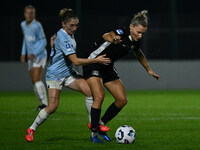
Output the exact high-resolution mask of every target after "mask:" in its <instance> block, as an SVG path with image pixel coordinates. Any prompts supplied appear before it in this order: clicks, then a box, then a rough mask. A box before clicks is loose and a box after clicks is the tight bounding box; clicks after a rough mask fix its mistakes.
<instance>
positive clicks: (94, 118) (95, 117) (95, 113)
mask: <svg viewBox="0 0 200 150" xmlns="http://www.w3.org/2000/svg"><path fill="white" fill-rule="evenodd" d="M100 115H101V109H96V108H91V124H92V132H94V133H97V132H98V128H99V118H100Z"/></svg>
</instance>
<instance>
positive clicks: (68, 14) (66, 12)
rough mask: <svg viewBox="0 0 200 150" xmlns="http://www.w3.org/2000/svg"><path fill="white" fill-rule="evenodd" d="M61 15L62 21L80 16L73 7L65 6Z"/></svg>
mask: <svg viewBox="0 0 200 150" xmlns="http://www.w3.org/2000/svg"><path fill="white" fill-rule="evenodd" d="M59 16H60V18H61V21H63V22H65V23H66V22H68V21H70V20H71V19H77V18H78V16H77V15H76V13H75V12H74V11H73V10H72V9H67V8H63V9H62V10H60V13H59Z"/></svg>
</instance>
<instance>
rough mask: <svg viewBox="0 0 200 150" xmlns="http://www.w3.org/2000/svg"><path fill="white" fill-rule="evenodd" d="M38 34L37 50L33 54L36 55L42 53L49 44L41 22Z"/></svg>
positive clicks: (35, 47) (35, 46)
mask: <svg viewBox="0 0 200 150" xmlns="http://www.w3.org/2000/svg"><path fill="white" fill-rule="evenodd" d="M37 34H38V37H39V39H38V41H37V42H36V43H35V45H34V49H35V52H34V54H33V55H35V56H37V55H38V54H40V53H42V52H43V51H44V49H45V47H46V45H47V41H46V37H45V34H44V31H43V28H42V25H41V24H38V28H37Z"/></svg>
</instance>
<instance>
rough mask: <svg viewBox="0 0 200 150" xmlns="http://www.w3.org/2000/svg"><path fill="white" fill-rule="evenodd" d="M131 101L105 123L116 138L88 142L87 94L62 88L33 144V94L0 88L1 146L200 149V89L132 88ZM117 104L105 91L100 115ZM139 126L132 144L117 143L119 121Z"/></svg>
mask: <svg viewBox="0 0 200 150" xmlns="http://www.w3.org/2000/svg"><path fill="white" fill-rule="evenodd" d="M127 97H128V104H127V105H126V106H125V108H124V109H123V110H122V111H121V112H120V113H119V114H118V115H117V116H116V117H115V118H114V119H113V120H111V122H109V123H108V124H107V125H108V126H109V127H110V131H109V132H108V134H109V135H110V137H111V138H112V142H110V143H109V142H104V143H103V144H94V143H91V142H90V140H89V137H90V131H89V130H88V128H87V123H88V117H87V113H86V109H85V104H84V96H83V95H82V94H80V93H78V92H71V91H63V92H62V93H61V97H60V105H59V107H58V109H57V111H56V112H55V113H54V114H53V115H51V116H50V117H49V118H48V120H47V121H46V122H45V123H44V124H43V125H41V126H40V127H39V128H38V129H37V131H36V133H35V136H34V142H33V143H28V142H26V140H25V133H26V129H27V128H28V127H29V126H30V125H31V123H32V122H33V120H34V119H35V117H36V116H37V114H38V112H37V111H36V108H37V106H38V102H37V100H36V97H35V95H34V93H33V92H0V149H1V150H23V149H28V150H65V149H66V150H70V149H72V150H76V149H77V150H84V149H86V150H90V149H95V150H107V149H108V150H112V149H113V150H118V149H120V150H121V149H124V150H129V149H130V150H199V149H200V90H188V91H187V90H184V91H128V92H127ZM112 102H113V98H112V96H111V95H110V94H109V93H106V96H105V100H104V103H103V106H102V114H103V113H104V112H105V110H106V108H107V107H108V106H109V105H110V104H111V103H112ZM126 124H127V125H131V126H132V127H133V128H134V129H135V130H136V141H135V143H134V144H128V145H123V144H117V143H116V142H115V137H114V134H115V131H116V129H117V128H118V127H119V126H121V125H126Z"/></svg>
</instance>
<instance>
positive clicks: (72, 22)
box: [26, 8, 111, 142]
mask: <svg viewBox="0 0 200 150" xmlns="http://www.w3.org/2000/svg"><path fill="white" fill-rule="evenodd" d="M60 17H61V20H62V26H63V28H62V29H60V30H59V31H58V32H57V34H56V38H55V40H54V45H53V48H52V50H51V54H50V61H49V65H48V67H47V72H46V83H47V87H48V106H47V107H46V108H44V109H42V110H41V111H40V112H39V114H38V116H37V117H36V119H35V121H34V122H33V124H32V125H31V126H30V127H29V128H28V130H27V133H26V140H27V141H29V142H32V141H33V135H34V133H35V130H36V128H37V127H38V126H39V125H41V124H42V123H43V122H44V121H45V120H46V119H47V118H48V116H49V115H50V114H52V113H54V112H55V111H56V109H57V107H58V103H59V97H60V92H61V90H62V87H63V86H65V87H68V88H70V89H72V90H75V91H79V92H81V93H83V94H84V95H85V96H86V99H85V103H86V109H87V111H88V116H89V120H91V118H90V111H91V106H92V103H93V97H92V92H91V90H90V88H89V86H88V84H87V82H86V80H85V79H84V78H83V77H82V76H81V75H79V74H78V73H77V72H76V70H75V69H74V68H73V65H76V66H78V65H86V64H91V63H100V64H105V65H107V64H109V63H110V62H111V60H110V58H106V57H105V55H101V56H99V57H97V58H95V59H82V58H78V57H77V56H76V52H75V50H76V41H75V39H74V34H75V32H76V29H77V27H78V23H79V20H78V17H77V15H76V14H75V13H74V12H73V11H72V9H66V8H64V9H62V10H61V11H60ZM103 128H106V126H104V127H103Z"/></svg>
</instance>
